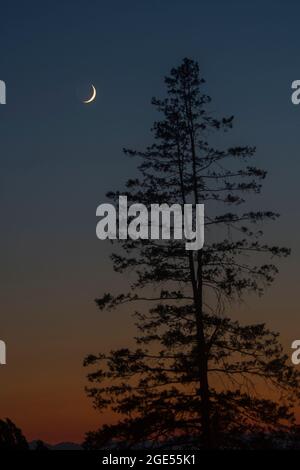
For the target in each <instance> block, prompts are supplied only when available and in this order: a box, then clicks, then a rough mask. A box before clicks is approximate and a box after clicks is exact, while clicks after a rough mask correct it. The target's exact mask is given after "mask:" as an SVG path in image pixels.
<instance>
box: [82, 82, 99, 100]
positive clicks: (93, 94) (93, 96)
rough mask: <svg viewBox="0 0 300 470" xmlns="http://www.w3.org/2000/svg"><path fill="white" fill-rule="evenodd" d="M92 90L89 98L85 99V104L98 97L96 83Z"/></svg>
mask: <svg viewBox="0 0 300 470" xmlns="http://www.w3.org/2000/svg"><path fill="white" fill-rule="evenodd" d="M92 90H93V93H92V96H91V97H90V98H89V99H88V100H85V101H84V103H85V104H88V103H91V102H92V101H94V99H95V98H96V95H97V91H96V88H95V87H94V85H92Z"/></svg>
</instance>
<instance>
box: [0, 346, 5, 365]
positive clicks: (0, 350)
mask: <svg viewBox="0 0 300 470" xmlns="http://www.w3.org/2000/svg"><path fill="white" fill-rule="evenodd" d="M5 364H6V344H5V342H4V341H1V340H0V365H5Z"/></svg>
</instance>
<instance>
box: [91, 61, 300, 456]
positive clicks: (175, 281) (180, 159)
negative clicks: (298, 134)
mask: <svg viewBox="0 0 300 470" xmlns="http://www.w3.org/2000/svg"><path fill="white" fill-rule="evenodd" d="M204 83H205V82H204V80H203V78H201V77H200V74H199V66H198V64H197V63H196V62H195V61H193V60H190V59H184V60H183V62H182V64H181V65H180V66H179V67H177V68H174V69H172V70H171V73H170V75H169V76H168V77H166V78H165V84H166V88H167V95H166V98H164V99H153V100H152V103H153V105H154V106H155V107H156V109H157V110H158V112H159V113H160V114H161V115H162V119H161V120H159V121H157V122H155V123H154V126H153V129H152V131H153V144H152V145H151V146H149V147H147V148H146V149H145V150H144V151H133V150H128V149H125V150H124V152H125V155H127V156H129V157H136V158H138V159H140V161H139V164H138V170H139V177H138V178H133V179H130V180H129V181H127V183H126V188H125V189H124V190H123V191H121V192H119V191H116V192H110V193H109V194H108V197H109V198H111V200H112V201H114V202H116V201H117V200H118V197H119V195H120V194H122V195H126V196H127V198H128V203H142V204H144V205H145V206H147V207H148V208H149V207H150V205H151V204H153V203H157V204H163V203H167V204H169V205H172V204H174V203H177V204H181V205H183V204H187V203H191V204H204V205H205V244H204V247H203V249H201V250H198V251H189V250H186V249H185V243H184V241H182V240H175V239H172V240H170V241H162V240H151V239H139V240H130V239H127V240H119V241H118V242H117V243H118V245H119V246H120V245H121V249H118V250H117V252H116V253H114V254H112V261H113V265H114V269H115V271H116V272H118V273H124V272H126V271H128V272H130V273H131V276H132V284H131V287H130V290H129V292H126V293H120V294H119V293H105V294H104V295H102V296H101V297H100V298H98V299H96V303H97V305H98V307H99V309H100V310H103V309H108V310H111V309H115V308H118V307H119V306H121V305H124V304H131V305H132V307H133V309H134V311H133V315H135V317H136V326H137V329H138V336H137V337H136V342H137V346H136V349H134V350H130V349H128V348H126V347H125V348H124V349H118V350H113V351H111V352H109V353H108V354H107V353H100V354H99V355H89V356H87V357H86V359H85V365H86V366H94V367H95V368H94V369H93V370H92V371H91V372H90V373H89V374H88V380H89V382H90V386H89V387H88V388H87V393H88V395H89V396H90V397H91V398H92V399H93V403H94V406H95V407H96V408H98V409H99V410H104V409H111V410H113V411H114V412H115V413H116V414H117V415H119V420H118V421H117V422H116V423H115V424H107V425H104V426H102V427H101V428H100V429H99V430H98V431H95V432H89V433H88V434H87V436H86V441H85V447H86V448H88V449H93V448H99V447H102V446H104V445H107V444H108V443H111V442H114V443H117V445H118V446H119V447H122V446H124V447H136V446H138V445H144V444H145V443H146V442H147V445H156V446H157V445H160V446H165V447H172V446H175V445H179V444H180V445H181V447H182V446H187V447H188V446H197V447H200V446H202V447H203V448H211V447H213V446H214V447H216V446H223V447H224V446H225V447H226V446H227V447H228V446H232V445H235V446H242V445H243V444H242V437H245V436H246V435H247V434H249V433H252V434H253V435H254V434H256V435H257V433H268V432H273V433H274V432H282V431H284V432H285V431H287V430H288V429H289V428H290V426H291V424H292V423H293V420H294V416H293V412H292V405H293V399H295V398H296V397H297V396H298V393H297V387H298V384H299V375H298V373H297V372H296V371H295V369H293V368H292V367H291V366H290V365H289V363H288V358H287V356H286V355H285V354H284V352H283V348H282V347H281V345H280V343H279V341H278V334H276V333H274V332H272V331H270V330H269V329H268V328H267V327H266V326H265V325H264V324H251V325H245V324H243V323H240V322H239V321H237V319H236V318H235V317H234V315H233V306H234V303H235V302H236V301H237V300H239V299H242V298H243V297H244V296H245V295H246V296H247V295H248V294H249V293H257V294H259V295H261V294H263V292H264V290H265V288H266V287H267V286H269V285H270V284H271V283H272V281H273V280H274V276H275V275H276V273H277V268H276V266H275V264H274V259H275V258H278V257H285V256H287V255H288V254H289V250H288V249H286V248H282V247H278V246H273V245H269V244H268V243H267V242H266V241H265V239H264V238H265V237H264V235H263V231H262V222H264V221H267V220H272V221H274V220H275V219H277V217H278V214H276V213H273V212H271V211H267V210H261V211H253V210H249V207H248V204H247V201H246V196H247V195H249V194H252V193H255V194H258V193H260V191H261V184H262V180H264V178H265V177H266V171H265V170H263V169H260V168H258V167H256V166H255V165H254V164H252V163H251V161H252V160H253V158H254V156H255V148H254V147H251V146H229V148H218V145H217V144H216V143H215V142H216V140H215V139H214V135H215V132H219V133H223V132H227V131H229V130H230V129H231V128H232V126H233V121H234V119H233V116H231V117H224V118H221V119H219V118H216V117H214V116H213V115H212V113H211V112H210V101H211V99H210V97H209V96H207V95H206V94H205V93H204V91H203V88H204ZM219 141H220V139H218V142H219ZM137 304H139V305H140V310H139V311H136V308H137V307H136V305H137ZM148 304H149V307H147V305H148ZM134 305H135V306H134Z"/></svg>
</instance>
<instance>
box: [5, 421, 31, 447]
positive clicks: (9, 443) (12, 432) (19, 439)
mask: <svg viewBox="0 0 300 470" xmlns="http://www.w3.org/2000/svg"><path fill="white" fill-rule="evenodd" d="M0 450H29V446H28V443H27V441H26V438H25V437H24V436H23V434H22V431H21V429H19V428H17V426H16V425H15V424H14V423H13V422H12V421H11V420H10V419H5V420H2V419H1V420H0Z"/></svg>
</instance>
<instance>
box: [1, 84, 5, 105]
mask: <svg viewBox="0 0 300 470" xmlns="http://www.w3.org/2000/svg"><path fill="white" fill-rule="evenodd" d="M0 104H6V84H5V82H4V81H3V80H0Z"/></svg>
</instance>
